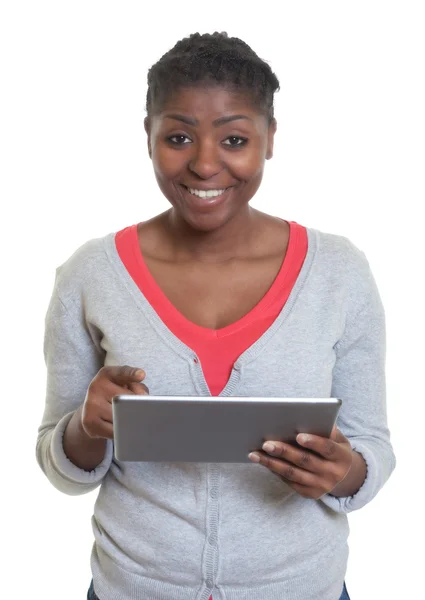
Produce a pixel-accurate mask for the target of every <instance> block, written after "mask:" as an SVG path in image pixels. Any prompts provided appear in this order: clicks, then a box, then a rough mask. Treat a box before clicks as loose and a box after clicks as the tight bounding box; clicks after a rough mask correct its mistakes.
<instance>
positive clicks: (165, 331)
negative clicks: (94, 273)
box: [104, 228, 318, 396]
mask: <svg viewBox="0 0 425 600" xmlns="http://www.w3.org/2000/svg"><path fill="white" fill-rule="evenodd" d="M306 231H307V236H308V248H307V254H306V257H305V260H304V263H303V265H302V267H301V270H300V272H299V274H298V277H297V279H296V281H295V284H294V286H293V288H292V290H291V292H290V294H289V297H288V299H287V301H286V303H285V305H284V306H283V308H282V310H281V312H280V313H279V315H278V317H277V318H276V319H275V321H274V322H273V323H272V325H271V326H270V327H269V328H268V329H267V330H266V331H265V332H264V333H263V334H262V335H261V336H260V337H259V338H258V339H257V340H256V342H254V344H252V345H251V346H250V347H249V348H247V349H246V350H245V351H244V352H243V353H242V354H241V355H240V356H239V358H238V359H237V361H236V362H235V364H234V369H235V370H236V371H237V372H240V370H241V369H242V368H243V367H244V366H245V365H246V364H247V363H249V362H251V361H252V360H254V359H255V358H256V357H257V356H258V354H259V353H260V352H261V350H262V349H263V348H264V347H265V346H266V345H267V343H268V342H269V340H270V339H271V338H272V337H273V335H274V334H275V333H276V331H277V330H278V329H280V327H282V326H284V325H285V323H286V322H287V319H288V316H289V315H290V314H291V312H292V310H293V308H294V306H295V304H296V302H297V300H298V297H299V294H300V292H301V290H302V289H303V287H304V284H305V282H306V280H307V278H308V275H309V273H310V271H311V268H312V265H313V263H314V259H315V257H316V253H317V248H318V232H317V231H316V230H314V229H310V228H306ZM104 248H105V251H106V254H107V256H108V259H109V262H110V263H111V265H112V267H113V269H114V271H115V273H116V275H117V277H118V278H119V279H120V280H121V282H122V284H123V286H125V288H127V291H128V293H129V295H130V296H131V297H132V298H133V300H134V302H135V304H136V306H137V307H138V308H139V310H140V311H141V313H142V314H143V316H144V317H145V318H146V319H148V320H149V322H150V324H151V326H152V327H153V329H154V330H155V331H156V333H157V334H158V335H159V336H160V338H161V339H162V340H163V341H164V342H165V343H166V344H167V345H168V346H169V347H171V348H173V350H174V351H175V352H176V354H177V355H179V356H180V357H181V358H183V359H184V360H189V361H190V362H191V363H192V364H193V363H194V362H195V361H196V359H197V356H196V354H195V353H194V352H193V350H192V349H191V348H190V347H189V346H187V345H186V344H184V343H183V342H182V341H181V340H180V339H179V338H178V337H177V336H176V335H175V334H174V333H173V332H172V331H171V330H170V329H169V328H168V327H167V325H166V324H165V323H164V322H163V321H162V320H161V318H160V317H159V315H158V313H157V312H156V311H155V309H154V308H153V307H152V306H151V304H150V303H149V302H148V300H147V299H146V297H145V296H144V294H143V293H142V292H141V291H140V289H139V287H138V286H137V284H136V283H135V281H134V280H133V278H132V277H131V275H130V274H129V272H128V271H127V269H126V268H125V266H124V264H123V262H122V261H121V258H120V256H119V254H118V250H117V248H116V245H115V232H114V233H110V234H109V235H107V236H105V238H104ZM198 383H200V385H199V386H198V387H199V391H200V392H203V393H204V394H206V395H209V388H208V385H207V383H206V381H205V378H204V381H203V382H199V381H198ZM234 384H235V380H234V372H232V375H231V377H230V379H229V381H228V383H227V385H226V387H225V388H224V390H223V391H222V392H221V394H220V395H223V396H226V395H230V394H231V393H232V391H233V389H234Z"/></svg>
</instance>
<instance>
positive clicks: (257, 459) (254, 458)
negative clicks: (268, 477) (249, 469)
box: [248, 452, 260, 463]
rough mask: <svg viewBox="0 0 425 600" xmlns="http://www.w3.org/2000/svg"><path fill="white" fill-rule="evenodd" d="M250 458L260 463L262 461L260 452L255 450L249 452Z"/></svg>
mask: <svg viewBox="0 0 425 600" xmlns="http://www.w3.org/2000/svg"><path fill="white" fill-rule="evenodd" d="M248 458H249V459H250V460H252V462H255V463H258V462H260V457H259V455H258V454H256V453H255V452H251V454H248Z"/></svg>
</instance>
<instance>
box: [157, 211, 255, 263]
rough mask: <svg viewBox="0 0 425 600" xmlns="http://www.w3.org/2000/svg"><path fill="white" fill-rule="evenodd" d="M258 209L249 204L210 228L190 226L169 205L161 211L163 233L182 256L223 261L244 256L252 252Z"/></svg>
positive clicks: (178, 254) (183, 258)
mask: <svg viewBox="0 0 425 600" xmlns="http://www.w3.org/2000/svg"><path fill="white" fill-rule="evenodd" d="M260 216H261V213H260V212H259V211H257V210H255V209H253V208H251V207H249V206H247V208H246V210H245V211H243V212H242V211H241V212H240V213H238V215H235V216H234V217H233V219H231V220H229V221H228V222H227V223H225V224H224V225H223V226H222V227H220V228H218V229H214V230H212V231H199V230H196V229H193V228H192V227H190V225H188V223H186V221H184V220H183V219H181V218H180V217H179V215H178V214H176V213H175V211H174V210H173V209H170V210H169V211H167V212H166V213H164V214H163V217H164V221H163V223H164V225H165V227H166V230H167V236H168V237H169V238H171V240H170V241H171V244H172V249H173V253H176V255H177V256H178V257H179V258H181V259H182V260H186V259H188V258H192V259H195V260H199V261H201V262H224V261H226V260H229V259H232V258H237V257H246V256H247V255H249V254H251V253H252V250H253V244H254V243H255V239H256V233H257V232H258V221H259V219H260Z"/></svg>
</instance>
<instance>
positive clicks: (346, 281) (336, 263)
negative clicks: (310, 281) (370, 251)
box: [307, 229, 380, 306]
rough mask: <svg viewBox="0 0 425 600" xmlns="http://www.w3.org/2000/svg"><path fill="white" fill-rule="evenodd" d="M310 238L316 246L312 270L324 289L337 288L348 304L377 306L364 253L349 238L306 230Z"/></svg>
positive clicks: (373, 282)
mask: <svg viewBox="0 0 425 600" xmlns="http://www.w3.org/2000/svg"><path fill="white" fill-rule="evenodd" d="M307 231H308V235H309V239H310V238H311V239H314V240H315V244H316V256H315V259H314V263H315V267H316V270H317V273H318V275H319V279H320V281H321V282H322V285H324V286H325V287H326V288H329V287H331V288H339V289H340V290H341V289H342V290H343V291H344V296H345V297H346V298H347V299H349V301H350V303H351V304H354V305H356V306H357V305H363V304H364V303H365V302H373V303H380V296H379V291H378V288H377V285H376V281H375V278H374V275H373V273H372V270H371V267H370V264H369V261H368V259H367V257H366V254H365V253H364V252H363V251H362V250H361V249H360V248H359V247H358V246H357V245H356V244H354V243H353V242H352V241H351V240H350V239H349V238H347V237H345V236H342V235H336V234H333V233H325V232H323V231H319V230H317V229H307Z"/></svg>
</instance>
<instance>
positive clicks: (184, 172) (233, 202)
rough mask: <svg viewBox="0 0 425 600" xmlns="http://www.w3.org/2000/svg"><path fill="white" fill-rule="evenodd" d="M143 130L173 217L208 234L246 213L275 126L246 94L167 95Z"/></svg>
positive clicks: (198, 91) (196, 91)
mask: <svg viewBox="0 0 425 600" xmlns="http://www.w3.org/2000/svg"><path fill="white" fill-rule="evenodd" d="M145 129H146V131H147V133H148V148H149V155H150V157H151V159H152V162H153V167H154V171H155V176H156V179H157V182H158V185H159V187H160V189H161V191H162V193H163V194H164V196H165V197H166V198H167V199H168V200H169V202H170V203H171V204H172V206H173V209H174V212H175V214H176V216H178V217H179V218H181V219H183V220H184V221H185V222H186V223H187V224H189V225H190V226H191V227H192V228H194V229H197V230H203V231H212V230H214V229H217V228H219V227H221V226H222V225H224V224H225V223H226V222H228V221H229V220H231V219H232V218H233V217H235V216H236V215H237V214H239V213H240V214H242V212H244V211H246V209H247V207H248V202H249V201H250V200H251V198H252V197H253V196H254V194H255V193H256V191H257V190H258V188H259V186H260V183H261V180H262V177H263V170H264V161H265V160H266V159H269V158H271V156H272V151H273V137H274V133H275V130H276V123H275V122H273V123H272V124H271V125H269V123H268V120H267V118H266V116H265V115H263V114H261V113H259V112H258V110H256V109H255V108H254V107H253V105H252V103H251V102H250V99H249V98H248V97H247V96H246V95H244V94H240V93H232V92H229V91H226V90H225V89H223V88H217V87H209V88H203V87H198V88H197V87H194V88H185V89H182V90H180V91H179V92H177V93H175V94H174V95H173V96H171V97H170V98H169V100H168V101H167V104H166V106H165V107H164V109H163V110H162V111H161V112H160V113H159V114H158V115H156V116H153V117H150V118H146V119H145Z"/></svg>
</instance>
